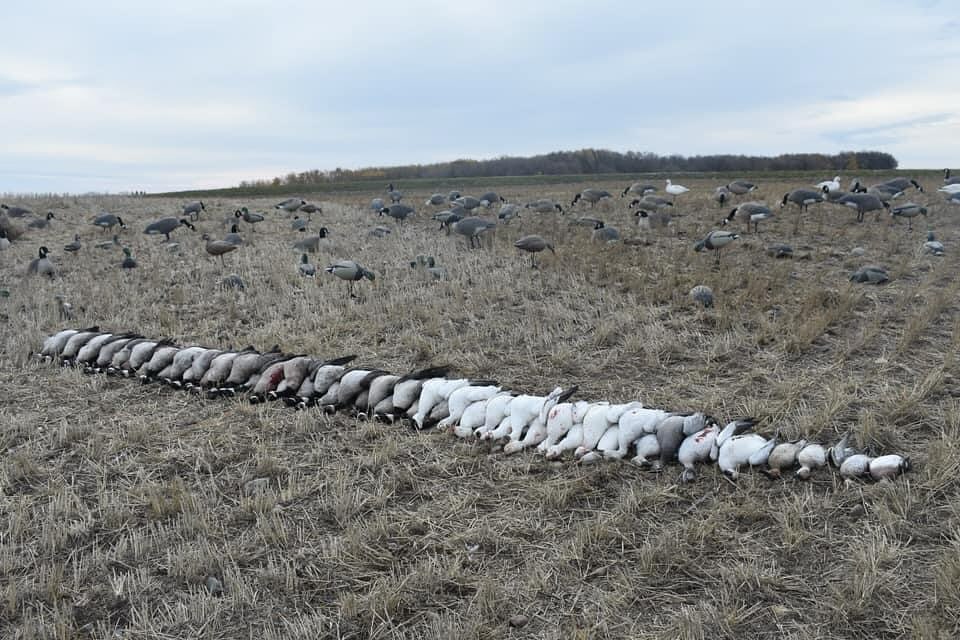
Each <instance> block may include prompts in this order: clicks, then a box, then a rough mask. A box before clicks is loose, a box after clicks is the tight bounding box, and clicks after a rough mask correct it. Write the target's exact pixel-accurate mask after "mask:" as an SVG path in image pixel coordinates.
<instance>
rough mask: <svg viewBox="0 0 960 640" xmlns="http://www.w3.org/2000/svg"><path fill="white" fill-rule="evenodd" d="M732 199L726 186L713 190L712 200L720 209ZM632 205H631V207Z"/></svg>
mask: <svg viewBox="0 0 960 640" xmlns="http://www.w3.org/2000/svg"><path fill="white" fill-rule="evenodd" d="M732 197H733V194H732V193H731V192H730V189H728V188H727V186H726V185H723V186H720V187H717V188H716V189H714V190H713V199H714V200H715V201H716V203H717V206H718V207H722V206H723V205H725V204H726V203H727V200H729V199H730V198H732ZM632 204H633V203H631V206H632Z"/></svg>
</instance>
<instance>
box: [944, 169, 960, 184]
mask: <svg viewBox="0 0 960 640" xmlns="http://www.w3.org/2000/svg"><path fill="white" fill-rule="evenodd" d="M943 184H944V185H945V186H946V185H951V184H960V176H953V177H951V176H950V169H944V170H943Z"/></svg>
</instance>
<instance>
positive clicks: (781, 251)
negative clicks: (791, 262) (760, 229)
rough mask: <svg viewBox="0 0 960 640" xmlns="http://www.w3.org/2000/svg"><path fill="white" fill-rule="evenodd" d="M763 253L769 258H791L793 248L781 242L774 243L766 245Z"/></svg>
mask: <svg viewBox="0 0 960 640" xmlns="http://www.w3.org/2000/svg"><path fill="white" fill-rule="evenodd" d="M764 251H766V252H767V255H768V256H770V257H771V258H792V257H793V247H791V246H790V245H788V244H784V243H782V242H775V243H773V244H771V245H767V246H766V248H764Z"/></svg>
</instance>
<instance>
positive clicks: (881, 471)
mask: <svg viewBox="0 0 960 640" xmlns="http://www.w3.org/2000/svg"><path fill="white" fill-rule="evenodd" d="M909 470H910V460H909V458H905V457H903V456H900V455H897V454H895V453H893V454H889V455H885V456H879V457H877V458H874V459H873V460H871V461H870V477H872V478H873V479H874V480H893V479H894V478H896V477H897V476H898V475H900V474H901V473H904V472H906V471H909Z"/></svg>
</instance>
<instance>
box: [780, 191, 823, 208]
mask: <svg viewBox="0 0 960 640" xmlns="http://www.w3.org/2000/svg"><path fill="white" fill-rule="evenodd" d="M791 202H792V203H793V204H795V205H797V208H799V209H800V210H802V211H806V210H807V209H808V208H809V207H810V205H811V204H816V203H818V202H823V192H822V191H815V190H813V189H794V190H793V191H790V192H789V193H786V194H784V196H783V200H782V201H781V202H780V207H781V208H783V207H785V206H787V204H788V203H791Z"/></svg>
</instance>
